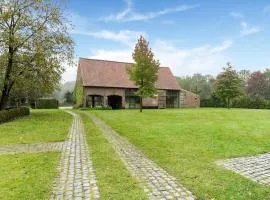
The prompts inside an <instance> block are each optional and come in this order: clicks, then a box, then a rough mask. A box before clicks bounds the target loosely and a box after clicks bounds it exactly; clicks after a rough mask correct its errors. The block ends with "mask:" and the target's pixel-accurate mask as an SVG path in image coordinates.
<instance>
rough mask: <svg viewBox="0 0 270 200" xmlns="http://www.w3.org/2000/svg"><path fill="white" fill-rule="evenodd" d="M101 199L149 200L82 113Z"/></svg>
mask: <svg viewBox="0 0 270 200" xmlns="http://www.w3.org/2000/svg"><path fill="white" fill-rule="evenodd" d="M80 114H81V116H82V119H83V123H84V127H85V132H86V136H87V142H88V144H89V149H90V156H91V158H92V161H93V165H94V169H95V173H96V177H97V183H98V187H99V190H100V195H101V199H119V200H120V199H123V200H124V199H134V200H135V199H136V200H140V199H147V198H146V196H145V194H144V192H143V190H142V189H141V187H140V186H139V185H138V183H137V182H136V180H135V179H134V178H133V177H131V175H130V173H129V172H128V171H127V169H126V168H125V166H124V164H123V163H122V161H121V160H120V158H119V157H118V155H117V154H116V153H115V152H114V150H113V148H112V147H111V145H110V144H109V143H108V142H107V140H106V139H105V138H104V137H103V135H102V134H101V132H100V131H99V129H98V128H97V127H96V126H95V124H94V123H93V122H92V121H91V120H90V118H89V117H88V116H86V115H85V112H80Z"/></svg>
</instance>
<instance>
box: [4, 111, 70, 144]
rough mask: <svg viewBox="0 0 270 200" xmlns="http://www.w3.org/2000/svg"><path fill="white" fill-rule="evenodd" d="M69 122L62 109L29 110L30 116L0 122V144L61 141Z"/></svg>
mask: <svg viewBox="0 0 270 200" xmlns="http://www.w3.org/2000/svg"><path fill="white" fill-rule="evenodd" d="M71 122H72V116H71V115H70V114H68V113H66V112H64V111H62V110H31V115H30V116H27V117H24V118H20V119H16V120H14V121H12V122H8V123H4V124H0V145H1V144H22V143H40V142H56V141H63V140H65V137H66V135H67V134H68V130H69V128H70V126H71Z"/></svg>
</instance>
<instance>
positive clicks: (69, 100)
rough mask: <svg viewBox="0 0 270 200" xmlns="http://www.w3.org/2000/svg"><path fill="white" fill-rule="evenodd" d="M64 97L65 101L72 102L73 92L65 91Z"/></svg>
mask: <svg viewBox="0 0 270 200" xmlns="http://www.w3.org/2000/svg"><path fill="white" fill-rule="evenodd" d="M64 97H65V101H66V102H67V103H73V92H70V91H67V92H66V93H65V95H64Z"/></svg>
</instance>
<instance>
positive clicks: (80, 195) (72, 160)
mask: <svg viewBox="0 0 270 200" xmlns="http://www.w3.org/2000/svg"><path fill="white" fill-rule="evenodd" d="M69 113H70V114H72V115H73V116H74V120H73V123H72V127H71V129H70V132H69V135H68V139H67V141H66V142H65V144H64V146H63V151H62V154H61V161H60V163H59V166H58V168H57V170H58V172H59V176H58V177H57V178H56V180H55V182H54V185H53V193H52V195H51V199H59V200H60V199H61V200H67V199H76V200H77V199H78V200H79V199H99V198H100V196H99V190H98V187H97V181H96V177H95V174H94V169H93V165H92V161H91V159H90V157H89V150H88V145H87V143H86V139H85V135H84V128H83V125H82V122H81V119H80V117H79V116H78V115H77V114H75V113H73V112H69Z"/></svg>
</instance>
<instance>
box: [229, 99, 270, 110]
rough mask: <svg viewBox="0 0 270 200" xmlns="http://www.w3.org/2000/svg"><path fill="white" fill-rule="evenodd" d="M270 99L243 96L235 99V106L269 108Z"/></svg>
mask: <svg viewBox="0 0 270 200" xmlns="http://www.w3.org/2000/svg"><path fill="white" fill-rule="evenodd" d="M269 105H270V101H269V100H265V99H264V98H262V97H259V96H242V97H240V98H237V99H235V100H234V101H233V104H232V107H234V108H251V109H269V108H270V106H269Z"/></svg>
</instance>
